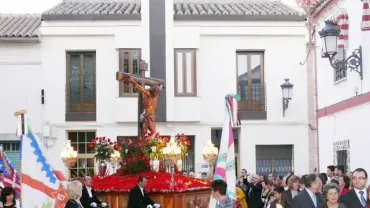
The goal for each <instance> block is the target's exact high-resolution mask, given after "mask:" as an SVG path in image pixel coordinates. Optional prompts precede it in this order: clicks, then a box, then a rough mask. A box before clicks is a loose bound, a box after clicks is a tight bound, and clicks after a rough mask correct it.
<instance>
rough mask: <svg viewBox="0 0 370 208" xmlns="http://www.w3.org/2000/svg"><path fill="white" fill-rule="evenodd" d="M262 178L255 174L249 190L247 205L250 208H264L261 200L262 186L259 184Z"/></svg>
mask: <svg viewBox="0 0 370 208" xmlns="http://www.w3.org/2000/svg"><path fill="white" fill-rule="evenodd" d="M259 180H260V177H259V175H257V174H253V175H252V178H251V183H249V185H248V188H247V203H248V207H249V208H262V207H263V203H262V200H261V194H262V184H261V182H259Z"/></svg>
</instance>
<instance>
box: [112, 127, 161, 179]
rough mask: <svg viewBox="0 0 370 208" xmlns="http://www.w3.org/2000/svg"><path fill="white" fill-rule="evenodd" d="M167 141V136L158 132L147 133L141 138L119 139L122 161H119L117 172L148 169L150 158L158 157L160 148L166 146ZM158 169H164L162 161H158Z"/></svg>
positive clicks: (138, 171) (122, 173)
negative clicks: (119, 166)
mask: <svg viewBox="0 0 370 208" xmlns="http://www.w3.org/2000/svg"><path fill="white" fill-rule="evenodd" d="M167 141H168V138H165V137H164V138H162V137H161V136H160V134H159V133H157V134H155V135H153V134H148V135H146V136H145V138H144V139H142V140H137V139H129V138H123V139H121V140H120V143H121V145H120V147H121V148H120V153H121V156H122V161H121V163H120V165H121V168H120V169H119V170H117V172H118V173H119V174H120V175H124V174H127V173H140V172H144V171H148V170H150V158H151V157H152V158H154V157H156V158H160V157H161V155H162V149H163V147H165V146H166V143H167ZM153 147H155V148H153ZM161 162H162V161H161ZM159 169H160V170H159V171H163V172H165V171H166V168H165V167H164V164H163V162H162V163H160V165H159Z"/></svg>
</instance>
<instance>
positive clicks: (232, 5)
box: [174, 0, 303, 16]
mask: <svg viewBox="0 0 370 208" xmlns="http://www.w3.org/2000/svg"><path fill="white" fill-rule="evenodd" d="M174 12H175V15H257V16H258V15H303V14H302V13H300V12H299V11H297V10H294V9H292V8H290V7H289V6H287V5H285V4H283V3H282V2H281V1H266V0H262V1H251V0H244V1H235V0H234V1H220V0H219V1H212V2H211V1H195V0H193V1H189V0H182V1H179V0H177V1H175V3H174Z"/></svg>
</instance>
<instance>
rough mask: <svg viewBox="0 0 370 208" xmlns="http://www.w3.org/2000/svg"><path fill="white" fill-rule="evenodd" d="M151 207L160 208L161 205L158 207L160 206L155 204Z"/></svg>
mask: <svg viewBox="0 0 370 208" xmlns="http://www.w3.org/2000/svg"><path fill="white" fill-rule="evenodd" d="M153 206H154V208H159V207H161V205H160V204H157V203H155V204H154V205H153Z"/></svg>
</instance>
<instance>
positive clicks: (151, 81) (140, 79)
mask: <svg viewBox="0 0 370 208" xmlns="http://www.w3.org/2000/svg"><path fill="white" fill-rule="evenodd" d="M145 71H148V63H146V62H145V61H144V60H140V64H139V72H140V75H139V76H138V75H134V74H130V73H126V72H117V73H116V80H117V81H123V82H124V81H125V78H124V77H125V75H130V77H131V78H132V79H133V80H134V81H135V82H137V83H139V84H140V85H141V86H142V87H144V88H145V86H150V87H152V86H155V85H157V86H158V85H161V86H162V87H164V85H165V82H164V80H161V79H156V78H151V77H145ZM138 93H139V99H138V139H143V138H144V135H143V133H142V127H143V122H141V121H140V117H141V114H142V113H143V112H144V108H143V94H142V93H141V92H140V91H139V92H138Z"/></svg>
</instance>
